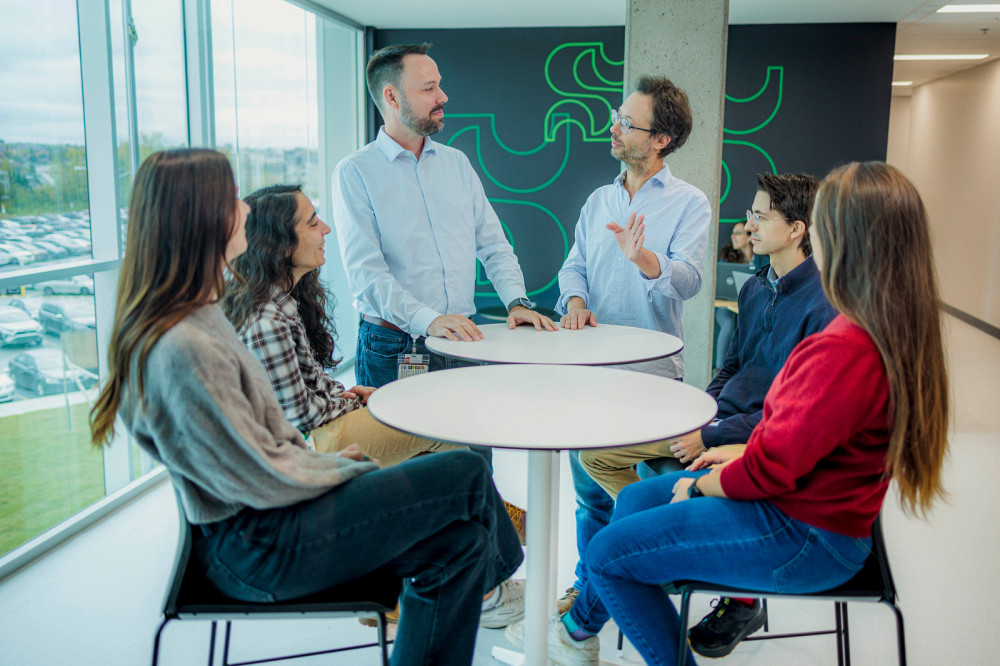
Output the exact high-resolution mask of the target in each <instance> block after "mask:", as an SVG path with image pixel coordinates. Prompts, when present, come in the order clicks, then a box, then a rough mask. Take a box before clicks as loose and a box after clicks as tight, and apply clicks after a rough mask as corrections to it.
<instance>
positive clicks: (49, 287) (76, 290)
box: [34, 275, 94, 296]
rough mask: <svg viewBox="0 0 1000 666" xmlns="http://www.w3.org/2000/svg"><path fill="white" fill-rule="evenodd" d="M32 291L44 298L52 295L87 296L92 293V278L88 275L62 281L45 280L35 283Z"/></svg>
mask: <svg viewBox="0 0 1000 666" xmlns="http://www.w3.org/2000/svg"><path fill="white" fill-rule="evenodd" d="M34 289H35V291H40V292H42V293H43V294H45V295H46V296H51V295H53V294H80V295H81V296H89V295H91V294H93V293H94V278H92V277H90V276H89V275H74V276H73V277H71V278H65V279H62V280H46V281H45V282H37V283H35V285H34Z"/></svg>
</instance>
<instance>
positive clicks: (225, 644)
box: [222, 620, 233, 666]
mask: <svg viewBox="0 0 1000 666" xmlns="http://www.w3.org/2000/svg"><path fill="white" fill-rule="evenodd" d="M232 633H233V623H232V622H231V621H229V620H226V636H225V639H224V640H223V641H222V666H229V639H230V637H231V636H232Z"/></svg>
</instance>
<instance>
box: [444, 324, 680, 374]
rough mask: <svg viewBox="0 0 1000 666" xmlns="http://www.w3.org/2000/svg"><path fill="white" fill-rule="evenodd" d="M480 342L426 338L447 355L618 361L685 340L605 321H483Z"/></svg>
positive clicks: (666, 351) (663, 352)
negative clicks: (580, 324)
mask: <svg viewBox="0 0 1000 666" xmlns="http://www.w3.org/2000/svg"><path fill="white" fill-rule="evenodd" d="M479 330H481V331H482V332H483V339H482V340H477V341H475V342H465V341H461V340H460V341H454V340H448V339H447V338H433V337H432V338H427V340H426V343H427V348H428V349H430V350H431V351H432V352H435V353H437V354H441V355H443V356H451V357H453V358H460V359H466V360H470V361H484V362H486V363H544V364H555V365H564V364H565V365H614V364H619V363H637V362H639V361H651V360H653V359H657V358H663V357H664V356H670V355H672V354H676V353H677V352H679V351H680V350H681V349H682V348H683V347H684V343H683V342H681V340H680V338H677V337H675V336H673V335H669V334H667V333H662V332H660V331H651V330H649V329H646V328H635V327H633V326H615V325H614V324H600V325H598V326H586V327H584V328H582V329H579V330H570V329H567V328H560V329H559V330H557V331H537V330H535V328H534V327H533V326H518V327H516V328H514V329H513V330H511V329H509V328H507V324H486V325H484V326H480V327H479Z"/></svg>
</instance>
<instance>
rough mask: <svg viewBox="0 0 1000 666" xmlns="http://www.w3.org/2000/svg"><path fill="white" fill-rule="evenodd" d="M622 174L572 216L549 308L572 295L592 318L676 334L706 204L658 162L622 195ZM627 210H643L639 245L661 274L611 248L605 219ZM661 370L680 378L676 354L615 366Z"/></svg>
mask: <svg viewBox="0 0 1000 666" xmlns="http://www.w3.org/2000/svg"><path fill="white" fill-rule="evenodd" d="M624 180H625V173H624V172H623V173H621V174H620V175H619V176H618V177H617V178H616V179H615V181H614V182H613V183H612V184H610V185H605V186H604V187H601V188H599V189H597V190H596V191H595V192H594V193H593V194H591V195H590V197H589V198H588V199H587V203H586V204H585V205H584V206H583V209H582V210H581V211H580V220H579V221H578V222H577V223H576V233H575V236H576V240H575V243H574V244H573V249H572V250H570V252H569V256H567V257H566V261H565V263H563V267H562V269H561V270H560V271H559V292H560V296H559V301H558V303H557V304H556V310H557V311H558V312H559V313H560V314H565V313H566V303H567V302H568V301H569V299H570V298H572V297H573V296H579V297H580V298H582V299H583V300H584V302H585V303H586V304H587V309H588V310H590V311H591V312H593V313H594V314H595V315H596V316H597V323H598V325H600V324H619V325H622V326H637V327H639V328H648V329H651V330H656V331H663V332H665V333H669V334H671V335H676V336H677V337H679V338H681V339H683V338H684V331H683V328H682V319H681V318H682V315H683V306H682V301H685V300H687V299H689V298H691V297H692V296H694V295H695V294H697V293H698V290H699V289H701V270H702V265H703V263H704V260H705V246H706V244H707V242H708V229H709V223H710V222H711V219H712V207H711V206H710V205H709V203H708V198H707V197H706V196H705V194H704V193H703V192H702V191H701V190H699V189H698V188H696V187H694V186H693V185H690V184H689V183H685V182H684V181H683V180H681V179H679V178H675V177H674V176H672V175H671V174H670V169H669V167H667V166H666V165H664V167H663V169H661V170H660V171H658V172H657V173H656V174H654V175H653V176H652V177H651V178H650V179H649V180H647V181H646V182H645V183H644V184H643V186H642V187H641V188H639V191H638V192H636V193H635V196H634V197H633V198H632V200H631V201H629V194H628V191H627V190H626V189H625V186H624V184H623V182H624ZM632 213H637V214H639V215H645V216H646V217H645V225H646V230H645V236H646V240H645V242H644V244H643V246H644V247H645V248H646V249H647V250H650V251H651V252H652V253H653V254H654V255H656V259H657V261H658V262H659V263H660V276H659V277H658V278H655V279H652V280H651V279H649V278H647V277H646V276H645V275H643V274H642V272H641V271H640V270H639V268H638V267H637V266H636V265H635V264H633V263H632V262H631V261H629V260H628V259H626V258H625V255H624V253H623V252H622V251H621V249H620V248H619V247H618V243H617V242H616V241H615V237H614V234H613V233H611V232H610V231H609V230H607V229H606V228H605V225H606V224H608V223H610V222H617V223H618V224H620V225H621V226H622V227H624V226H625V225H626V224H627V223H628V218H629V216H630V215H631V214H632ZM622 367H626V368H628V369H632V370H641V371H643V372H651V373H655V374H659V375H663V376H666V377H681V376H683V374H684V360H683V358H682V356H681V354H675V355H674V356H670V357H668V358H665V359H659V360H656V361H651V362H648V363H642V364H632V365H629V366H622Z"/></svg>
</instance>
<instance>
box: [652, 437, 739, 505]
mask: <svg viewBox="0 0 1000 666" xmlns="http://www.w3.org/2000/svg"><path fill="white" fill-rule="evenodd" d="M689 434H692V433H689ZM698 440H699V441H700V440H701V435H700V434H699V435H698ZM746 448H747V447H746V444H726V445H725V446H716V447H713V448H711V449H708V450H707V451H705V452H703V453H702V454H701V455H699V456H698V457H697V458H695V460H694V462H692V463H691V466H690V467H688V471H690V472H697V471H698V470H700V469H708V468H711V469H712V470H713V471H712V472H711V474H716V475H717V472H718V471H719V470H721V469H723V468H724V467H725V466H726V465H728V464H730V463H732V462H733V461H734V460H737V459H739V458H741V457H742V456H743V452H744V451H745V450H746ZM699 478H700V477H699ZM696 480H697V479H696V478H691V477H684V478H681V479H678V480H677V483H675V484H674V488H673V491H674V497H673V499H672V500H670V503H671V504H676V503H677V502H683V501H684V500H686V499H688V489H689V488H690V487H691V484H692V483H694V482H695V481H696ZM699 487H700V488H701V490H702V491H704V490H705V488H704V485H702V486H699ZM705 494H706V495H707V494H710V493H707V492H706V493H705Z"/></svg>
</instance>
